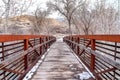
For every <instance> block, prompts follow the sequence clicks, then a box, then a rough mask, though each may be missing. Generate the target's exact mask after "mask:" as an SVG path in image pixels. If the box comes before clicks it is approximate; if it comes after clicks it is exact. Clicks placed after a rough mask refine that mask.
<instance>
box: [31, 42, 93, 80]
mask: <svg viewBox="0 0 120 80" xmlns="http://www.w3.org/2000/svg"><path fill="white" fill-rule="evenodd" d="M83 72H87V71H86V70H85V68H84V67H83V66H82V64H81V63H80V62H79V61H78V60H77V59H76V57H75V56H74V55H73V52H72V51H71V50H70V48H69V47H68V46H67V45H66V43H64V42H62V41H57V42H55V43H54V44H53V45H52V46H51V47H50V50H49V51H48V54H47V55H46V57H45V59H44V61H43V62H42V64H41V65H40V66H39V68H38V69H37V71H36V73H35V74H34V75H33V77H32V79H31V80H80V79H79V78H80V77H81V76H78V74H80V73H83ZM87 73H88V72H87ZM85 80H93V79H92V78H89V79H85Z"/></svg>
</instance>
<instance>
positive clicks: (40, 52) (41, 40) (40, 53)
mask: <svg viewBox="0 0 120 80" xmlns="http://www.w3.org/2000/svg"><path fill="white" fill-rule="evenodd" d="M41 43H42V38H40V44H41ZM41 54H42V46H40V56H41Z"/></svg>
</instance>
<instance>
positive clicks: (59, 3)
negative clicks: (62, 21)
mask: <svg viewBox="0 0 120 80" xmlns="http://www.w3.org/2000/svg"><path fill="white" fill-rule="evenodd" d="M83 2H84V0H53V1H51V2H48V6H49V7H50V8H52V9H53V10H54V11H58V12H59V13H60V14H61V15H62V16H64V17H65V18H66V20H67V21H68V26H69V33H70V34H72V31H71V22H72V16H73V13H74V12H75V11H76V10H77V9H78V8H79V7H80V6H81V5H82V3H83Z"/></svg>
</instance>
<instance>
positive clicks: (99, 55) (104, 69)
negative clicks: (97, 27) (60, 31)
mask: <svg viewBox="0 0 120 80" xmlns="http://www.w3.org/2000/svg"><path fill="white" fill-rule="evenodd" d="M64 41H65V42H66V43H67V44H68V45H69V46H70V47H71V49H72V50H73V51H74V52H75V53H76V55H78V57H79V58H80V59H81V61H82V62H83V63H84V64H85V65H86V66H87V67H88V68H89V69H90V71H91V72H92V73H93V74H94V76H95V78H96V80H120V35H94V36H92V35H91V36H90V35H88V36H82V35H73V36H67V37H64Z"/></svg>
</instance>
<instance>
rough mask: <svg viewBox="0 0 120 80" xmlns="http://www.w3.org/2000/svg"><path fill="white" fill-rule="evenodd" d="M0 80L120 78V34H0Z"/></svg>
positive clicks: (96, 79)
mask: <svg viewBox="0 0 120 80" xmlns="http://www.w3.org/2000/svg"><path fill="white" fill-rule="evenodd" d="M0 80H120V35H87V36H85V35H71V36H65V37H61V38H56V37H54V36H48V35H38V36H37V35H0Z"/></svg>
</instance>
